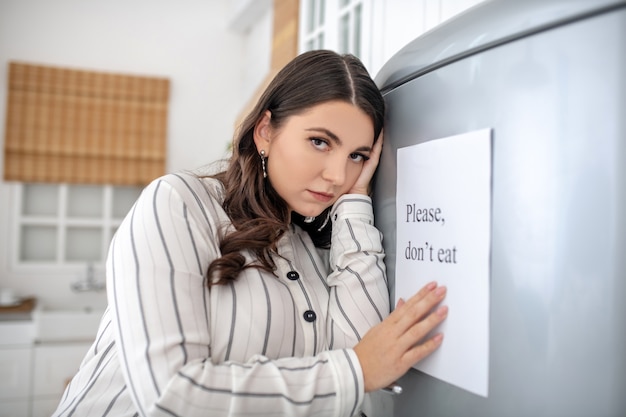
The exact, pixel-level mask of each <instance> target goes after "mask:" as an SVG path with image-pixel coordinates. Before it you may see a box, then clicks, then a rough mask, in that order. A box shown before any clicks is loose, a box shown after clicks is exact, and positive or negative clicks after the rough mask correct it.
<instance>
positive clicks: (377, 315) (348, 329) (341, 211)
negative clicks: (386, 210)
mask: <svg viewBox="0 0 626 417" xmlns="http://www.w3.org/2000/svg"><path fill="white" fill-rule="evenodd" d="M330 215H331V220H332V222H333V228H332V238H331V248H330V254H329V259H330V266H331V268H332V272H331V274H330V275H329V276H328V279H327V282H328V285H329V287H330V291H331V294H330V302H329V316H330V318H331V320H330V323H329V326H332V329H330V331H331V332H332V335H333V338H332V340H333V346H331V348H346V347H347V348H350V347H353V346H354V345H355V344H356V343H357V342H358V341H359V340H361V338H362V337H363V335H364V334H365V333H366V332H367V331H368V330H369V329H370V328H371V327H372V326H374V325H376V324H378V323H380V322H381V321H382V320H383V319H384V318H385V317H387V315H388V314H389V311H390V309H389V290H388V287H387V277H386V271H385V264H384V263H383V260H384V256H385V255H384V251H383V246H382V234H381V233H380V231H379V230H378V229H377V228H376V227H375V226H374V215H373V208H372V200H371V198H370V197H368V196H364V195H357V194H346V195H344V196H342V197H341V198H339V200H337V202H336V203H335V205H334V207H333V209H332V211H331V214H330Z"/></svg>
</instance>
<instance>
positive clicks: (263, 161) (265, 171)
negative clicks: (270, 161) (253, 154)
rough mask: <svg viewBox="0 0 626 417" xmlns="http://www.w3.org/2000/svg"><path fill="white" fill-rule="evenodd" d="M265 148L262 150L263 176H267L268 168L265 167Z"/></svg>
mask: <svg viewBox="0 0 626 417" xmlns="http://www.w3.org/2000/svg"><path fill="white" fill-rule="evenodd" d="M265 159H267V158H265V150H264V149H262V150H261V168H262V169H263V178H267V168H266V167H265Z"/></svg>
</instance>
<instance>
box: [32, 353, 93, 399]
mask: <svg viewBox="0 0 626 417" xmlns="http://www.w3.org/2000/svg"><path fill="white" fill-rule="evenodd" d="M89 346H90V343H60V344H54V345H52V344H49V345H46V344H42V345H39V346H35V355H34V356H35V360H34V366H35V369H34V370H35V372H34V375H35V378H34V381H33V396H34V397H35V399H36V398H37V397H40V396H46V395H55V396H58V398H60V396H61V394H63V391H64V390H65V386H66V385H67V383H68V382H69V381H70V379H71V378H72V377H73V376H74V374H76V371H78V367H79V365H80V363H81V361H82V360H83V357H84V356H85V353H86V352H87V350H88V349H89Z"/></svg>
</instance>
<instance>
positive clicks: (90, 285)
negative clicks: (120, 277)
mask: <svg viewBox="0 0 626 417" xmlns="http://www.w3.org/2000/svg"><path fill="white" fill-rule="evenodd" d="M71 288H72V291H74V292H86V291H96V292H98V291H102V290H104V289H105V283H104V282H103V281H98V280H96V274H95V272H94V268H93V264H91V263H89V264H87V276H86V277H85V279H83V280H80V281H76V282H73V283H72V284H71Z"/></svg>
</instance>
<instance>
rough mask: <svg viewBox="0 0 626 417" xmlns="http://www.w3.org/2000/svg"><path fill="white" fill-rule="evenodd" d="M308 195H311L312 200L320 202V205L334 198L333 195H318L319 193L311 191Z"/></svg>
mask: <svg viewBox="0 0 626 417" xmlns="http://www.w3.org/2000/svg"><path fill="white" fill-rule="evenodd" d="M309 193H311V195H312V196H313V198H315V199H316V200H318V201H321V202H322V203H328V202H329V201H330V200H332V199H333V197H334V195H332V194H328V193H320V192H317V191H312V190H309Z"/></svg>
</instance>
